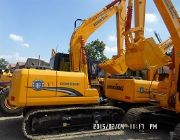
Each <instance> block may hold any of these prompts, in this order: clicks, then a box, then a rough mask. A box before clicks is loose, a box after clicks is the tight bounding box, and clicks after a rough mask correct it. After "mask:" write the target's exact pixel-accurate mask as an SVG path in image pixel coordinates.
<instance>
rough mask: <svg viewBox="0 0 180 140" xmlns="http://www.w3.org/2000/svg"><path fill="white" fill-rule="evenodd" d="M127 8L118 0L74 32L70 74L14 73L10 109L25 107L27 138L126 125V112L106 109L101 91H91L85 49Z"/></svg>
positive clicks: (44, 72) (29, 70)
mask: <svg viewBox="0 0 180 140" xmlns="http://www.w3.org/2000/svg"><path fill="white" fill-rule="evenodd" d="M123 8H126V7H123V6H122V5H121V3H120V1H119V0H115V1H113V2H112V3H110V4H109V5H107V6H106V7H105V8H103V9H102V10H101V11H100V12H98V13H97V14H95V15H93V16H92V17H90V18H88V19H87V20H84V21H83V23H82V24H81V26H80V27H78V28H77V29H76V30H75V31H74V33H73V35H72V37H71V41H70V72H65V71H55V70H44V71H43V70H36V69H22V70H16V71H15V72H14V73H13V76H12V83H11V87H10V93H9V97H8V101H9V103H10V105H14V106H17V107H24V111H23V116H24V117H23V122H22V130H23V133H24V135H25V136H26V137H28V138H35V139H36V138H40V137H44V135H54V134H57V133H58V134H59V133H64V132H69V131H70V132H74V131H75V132H76V131H79V130H89V129H92V126H93V123H95V122H96V123H97V122H99V123H120V122H121V121H122V119H123V116H124V111H123V110H122V109H121V108H117V107H113V106H102V105H101V98H100V97H99V93H98V90H97V89H95V88H91V87H90V85H89V80H88V69H87V61H86V55H85V48H84V45H85V42H86V40H87V39H88V37H89V36H90V35H91V34H92V33H93V32H94V31H96V30H97V29H98V28H99V27H100V26H101V25H103V23H105V22H106V21H107V20H108V19H109V18H110V17H111V16H113V15H114V14H116V13H118V12H121V11H122V9H123ZM118 25H120V24H118ZM56 132H57V133H56Z"/></svg>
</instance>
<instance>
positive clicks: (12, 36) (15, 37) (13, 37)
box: [9, 34, 24, 43]
mask: <svg viewBox="0 0 180 140" xmlns="http://www.w3.org/2000/svg"><path fill="white" fill-rule="evenodd" d="M9 38H10V39H11V40H13V41H15V42H20V43H23V42H24V39H23V37H22V36H20V35H16V34H9Z"/></svg>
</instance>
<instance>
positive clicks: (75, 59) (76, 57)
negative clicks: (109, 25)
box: [70, 0, 121, 74]
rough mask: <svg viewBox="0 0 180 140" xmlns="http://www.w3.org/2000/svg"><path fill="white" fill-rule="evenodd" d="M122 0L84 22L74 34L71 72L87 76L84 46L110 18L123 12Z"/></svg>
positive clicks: (71, 46)
mask: <svg viewBox="0 0 180 140" xmlns="http://www.w3.org/2000/svg"><path fill="white" fill-rule="evenodd" d="M120 1H121V0H115V1H113V2H112V3H110V4H109V5H107V6H106V7H105V8H103V9H102V10H101V11H100V12H98V13H96V14H95V15H93V16H91V17H90V18H88V19H86V20H83V23H82V24H81V26H80V27H79V28H77V29H76V30H75V31H74V33H73V34H72V37H71V41H70V59H71V70H72V71H76V72H77V71H82V72H85V73H86V74H87V64H86V60H84V59H85V58H83V57H85V53H84V52H85V50H84V45H85V42H86V41H87V39H88V38H89V36H90V35H91V34H92V33H93V32H95V31H96V30H97V29H98V28H99V27H101V26H102V25H103V24H104V23H105V22H106V21H107V20H108V19H109V18H110V17H112V16H113V15H114V14H115V13H116V12H117V11H119V10H121V6H120Z"/></svg>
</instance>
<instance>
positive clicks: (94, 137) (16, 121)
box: [0, 117, 169, 140]
mask: <svg viewBox="0 0 180 140" xmlns="http://www.w3.org/2000/svg"><path fill="white" fill-rule="evenodd" d="M21 122H22V117H0V140H26V138H25V137H24V136H23V133H22V131H21ZM53 139H57V140H60V139H61V140H62V139H66V140H84V139H86V140H126V139H127V140H161V139H162V140H169V131H168V130H157V131H154V132H141V133H138V132H134V131H130V130H128V131H111V132H103V133H100V134H86V135H79V136H76V137H71V136H69V137H61V138H58V137H56V138H53Z"/></svg>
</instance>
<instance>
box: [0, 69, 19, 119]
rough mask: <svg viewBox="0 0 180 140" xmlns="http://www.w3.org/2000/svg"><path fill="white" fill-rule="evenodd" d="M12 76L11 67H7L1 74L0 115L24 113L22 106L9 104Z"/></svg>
mask: <svg viewBox="0 0 180 140" xmlns="http://www.w3.org/2000/svg"><path fill="white" fill-rule="evenodd" d="M11 78H12V73H10V71H9V69H5V71H4V72H1V74H0V116H17V115H21V114H22V108H18V107H15V106H10V105H9V104H8V100H7V97H8V94H9V86H10V82H11Z"/></svg>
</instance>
